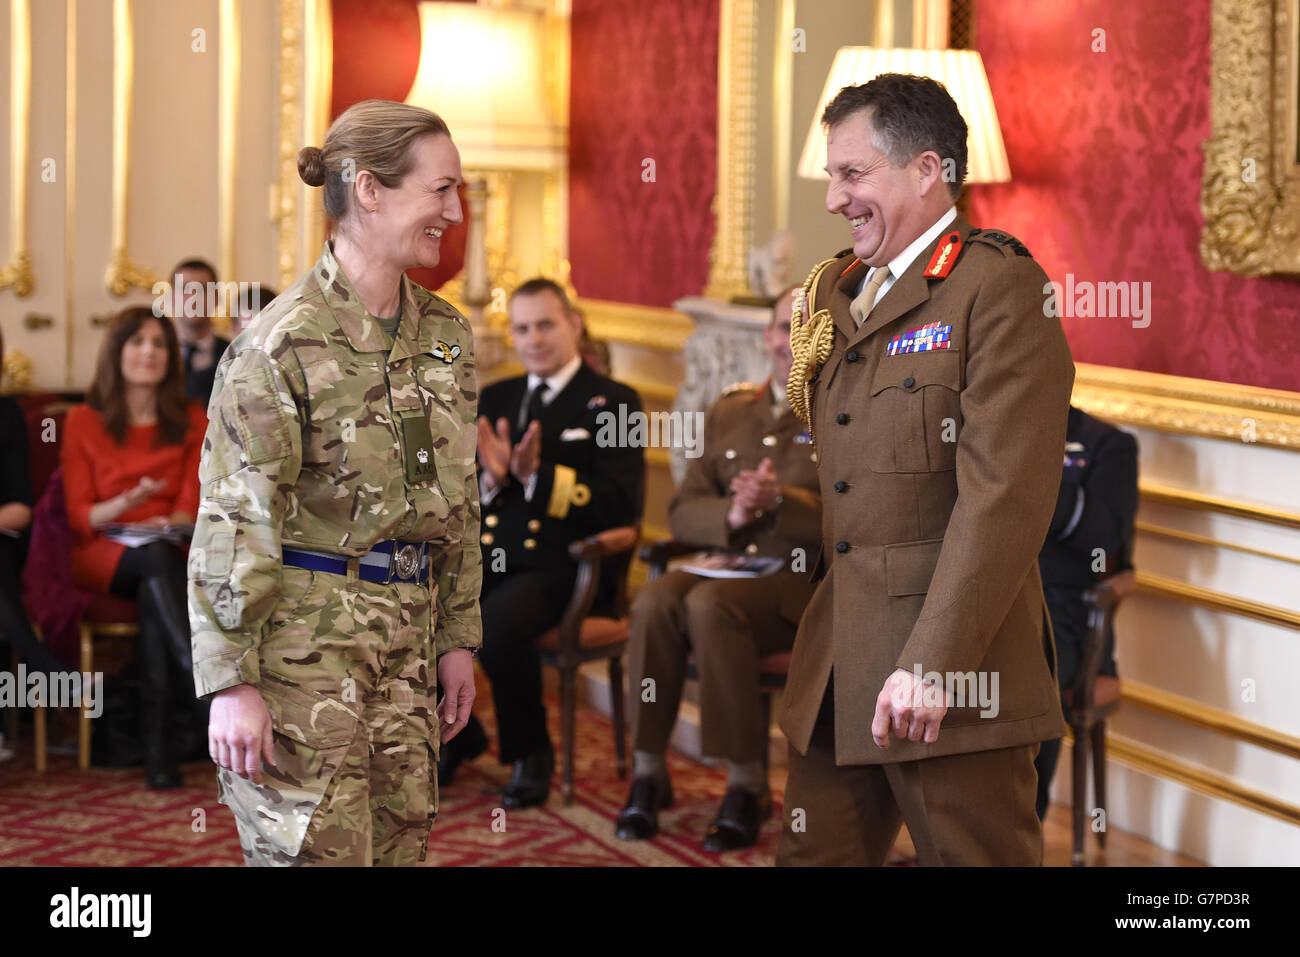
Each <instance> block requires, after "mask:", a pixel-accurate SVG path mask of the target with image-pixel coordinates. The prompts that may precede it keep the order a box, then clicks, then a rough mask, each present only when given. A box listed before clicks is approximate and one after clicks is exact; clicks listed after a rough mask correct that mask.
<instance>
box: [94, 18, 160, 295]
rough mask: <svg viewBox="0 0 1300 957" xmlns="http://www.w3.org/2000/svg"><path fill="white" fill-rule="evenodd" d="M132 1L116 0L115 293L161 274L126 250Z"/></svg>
mask: <svg viewBox="0 0 1300 957" xmlns="http://www.w3.org/2000/svg"><path fill="white" fill-rule="evenodd" d="M134 29H135V27H134V19H133V17H132V11H131V0H113V216H112V219H113V226H112V237H113V238H112V244H111V248H110V251H109V257H108V268H107V269H106V270H105V272H104V283H105V285H107V286H108V291H109V292H110V293H112V294H113V295H114V296H125V295H126V294H127V293H128V292H129V291H130V290H131V289H132V288H136V289H144V290H146V291H152V290H153V285H154V283H155V282H157V281H158V275H157V273H155V272H154V271H153V270H152V269H149V268H148V267H147V266H141V265H139V264H137V263H136V262H135V261H134V260H132V258H131V254H130V252H129V251H128V249H127V229H126V224H127V213H128V210H129V195H130V188H129V186H130V179H131V113H132V103H131V97H132V93H133V90H134V86H135V35H134Z"/></svg>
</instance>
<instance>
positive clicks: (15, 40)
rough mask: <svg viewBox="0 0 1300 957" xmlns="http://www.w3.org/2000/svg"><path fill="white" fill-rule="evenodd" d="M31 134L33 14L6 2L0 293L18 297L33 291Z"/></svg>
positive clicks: (24, 3) (14, 0)
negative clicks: (4, 252)
mask: <svg viewBox="0 0 1300 957" xmlns="http://www.w3.org/2000/svg"><path fill="white" fill-rule="evenodd" d="M31 132H32V12H31V4H30V0H9V242H10V243H12V244H13V252H12V254H11V256H10V259H9V262H7V263H5V264H4V265H2V266H0V290H3V289H9V288H12V289H13V291H14V294H15V295H17V296H19V297H24V296H30V295H31V294H32V291H33V290H34V289H35V288H36V276H35V275H34V273H33V271H32V258H31V255H30V254H29V253H28V250H27V178H28V176H27V174H28V162H29V160H30V156H29V155H28V154H29V152H30V151H29V150H28V142H29V140H30V138H31Z"/></svg>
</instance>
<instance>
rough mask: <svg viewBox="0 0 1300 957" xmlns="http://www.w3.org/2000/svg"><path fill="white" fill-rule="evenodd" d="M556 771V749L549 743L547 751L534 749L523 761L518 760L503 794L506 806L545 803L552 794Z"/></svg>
mask: <svg viewBox="0 0 1300 957" xmlns="http://www.w3.org/2000/svg"><path fill="white" fill-rule="evenodd" d="M554 773H555V751H554V750H552V748H551V747H550V746H549V745H548V746H547V748H546V750H545V751H534V752H533V753H532V754H530V755H528V757H526V758H524V759H523V760H522V761H516V762H515V766H514V769H513V770H512V771H511V773H510V783H509V784H507V785H506V790H505V793H504V795H502V798H503V801H504V803H505V806H506V807H509V808H523V807H537V806H538V805H539V804H545V803H546V799H547V798H548V797H549V796H550V794H551V775H552V774H554Z"/></svg>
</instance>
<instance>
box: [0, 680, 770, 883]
mask: <svg viewBox="0 0 1300 957" xmlns="http://www.w3.org/2000/svg"><path fill="white" fill-rule="evenodd" d="M485 690H486V689H480V697H479V702H480V704H479V705H476V712H477V713H478V714H479V716H480V718H482V719H483V721H484V724H485V726H486V727H487V729H488V732H489V735H490V736H492V737H493V739H494V740H495V734H494V732H495V723H494V720H493V716H492V713H491V698H490V697H489V696H488V695H486V694H484V693H483V692H484V691H485ZM547 710H548V713H549V715H550V719H551V735H552V738H553V739H554V740H555V741H556V742H557V743H558V742H559V740H560V733H559V709H558V707H557V706H556V702H555V701H554V700H553V699H552V700H549V701H548V708H547ZM577 728H578V732H577V734H578V746H577V768H576V775H575V793H574V799H573V804H572V805H571V806H569V807H565V806H564V802H563V799H562V798H561V796H560V788H559V781H560V776H559V772H558V769H557V773H556V777H555V779H554V784H553V789H552V792H551V798H550V801H549V802H548V803H547V805H546V806H545V807H541V808H530V809H528V810H524V811H505V810H504V809H501V807H500V804H501V802H500V797H499V791H500V788H501V786H502V785H503V784H504V783H505V781H506V780H507V778H508V777H509V769H508V768H506V767H503V766H502V765H500V764H498V763H497V761H496V758H495V753H494V749H493V750H489V752H488V753H487V754H484V755H483V756H482V757H480V758H479V759H478V760H477V761H475V762H473V763H472V764H469V765H464V766H462V767H461V768H460V769H459V770H458V771H457V774H456V779H455V781H454V782H453V783H452V784H451V786H450V787H448V788H445V789H444V790H443V792H442V794H441V796H440V806H441V810H440V812H439V815H438V820H437V822H436V823H435V824H434V828H433V835H432V837H431V839H430V842H429V859H428V863H429V864H430V865H440V866H449V865H450V866H462V865H478V866H488V865H491V866H557V865H558V866H580V867H611V866H629V865H631V866H635V865H660V866H674V865H676V866H683V865H684V866H699V867H711V866H764V865H770V864H771V863H772V858H773V854H774V852H775V848H776V841H777V837H778V835H779V832H780V825H779V823H778V822H779V820H780V800H781V793H780V790H779V788H778V789H776V790H774V794H773V798H774V801H775V803H776V805H777V810H776V812H775V813H774V815H773V818H772V819H771V820H769V821H768V822H767V824H766V826H765V827H764V829H763V835H762V840H761V842H760V843H759V844H758V845H757V846H756V847H753V848H749V849H747V850H744V851H736V852H732V853H729V854H722V855H714V854H706V853H704V851H703V850H702V849H701V848H700V841H701V840H702V838H703V836H704V832H705V830H706V828H707V827H708V824H709V821H710V820H712V818H713V815H714V813H715V811H716V809H717V804H718V802H719V801H720V800H721V798H722V794H723V791H724V790H725V778H726V776H725V774H724V773H723V772H722V771H721V770H714V769H711V768H709V767H706V766H704V765H702V764H699V763H697V762H695V761H692V760H690V759H688V758H685V757H682V756H681V755H678V754H676V753H675V752H673V753H670V754H669V758H668V761H669V770H670V772H671V774H672V780H673V789H674V792H675V793H676V797H677V802H676V804H675V805H674V806H673V807H672V808H671V809H669V810H667V811H665V812H663V813H662V814H661V815H660V825H661V828H662V829H661V832H660V834H659V836H658V837H656V838H655V839H654V840H651V841H641V842H626V841H620V840H619V839H618V838H616V837H615V836H614V827H613V821H614V817H615V816H616V815H617V814H618V811H619V809H620V808H621V807H622V806H623V801H624V799H625V798H626V793H627V792H626V787H627V785H626V782H625V781H622V780H620V779H619V778H618V776H617V774H616V773H615V770H614V749H613V732H612V730H611V727H610V723H609V721H608V720H607V719H605V718H604V717H603V716H602V715H600V714H598V713H596V712H593V711H590V710H587V709H585V708H584V709H581V710H580V711H579V714H578V720H577ZM184 778H185V784H184V787H182V788H180V789H178V790H175V791H150V790H148V789H147V788H146V787H145V786H144V776H143V772H142V771H141V770H139V769H129V770H102V769H91V770H89V771H78V770H77V769H76V767H75V761H74V759H73V758H71V757H69V756H65V755H61V754H51V755H50V766H49V770H48V771H47V772H46V773H45V774H37V773H36V771H35V770H34V768H33V763H32V746H31V738H30V734H29V735H28V736H27V737H26V738H25V739H24V740H22V741H19V742H18V755H17V756H16V757H15V758H14V759H13V760H12V761H9V762H6V763H4V764H0V866H14V865H37V866H42V865H43V866H59V865H74V866H93V865H107V866H152V865H165V866H196V865H197V866H204V865H239V864H241V863H242V862H243V858H242V855H241V854H240V850H239V840H238V837H237V835H236V831H235V824H234V819H233V818H232V817H231V815H230V812H229V811H228V810H227V809H226V808H225V807H223V806H222V805H220V804H218V803H217V800H216V780H215V777H214V775H213V771H212V767H211V765H208V764H190V765H187V766H186V767H185V768H184ZM781 779H783V776H777V780H778V781H779V780H781ZM774 783H775V782H774ZM493 788H495V789H497V792H498V793H497V794H495V795H494V794H493V793H491V792H492V789H493Z"/></svg>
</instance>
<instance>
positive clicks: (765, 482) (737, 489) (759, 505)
mask: <svg viewBox="0 0 1300 957" xmlns="http://www.w3.org/2000/svg"><path fill="white" fill-rule="evenodd" d="M731 494H732V496H733V497H734V498H735V500H736V502H737V503H738V504H739V505H741V506H742V507H743V508H748V509H750V510H751V511H759V512H770V511H772V509H774V508H776V499H777V496H779V495H780V494H781V486H780V485H778V484H777V480H776V468H775V467H774V466H773V465H772V460H771V459H763V461H761V462H759V463H758V468H756V469H744V470H743V471H741V473H740V474H739V475H737V476H736V477H735V478H734V479H732V480H731Z"/></svg>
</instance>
